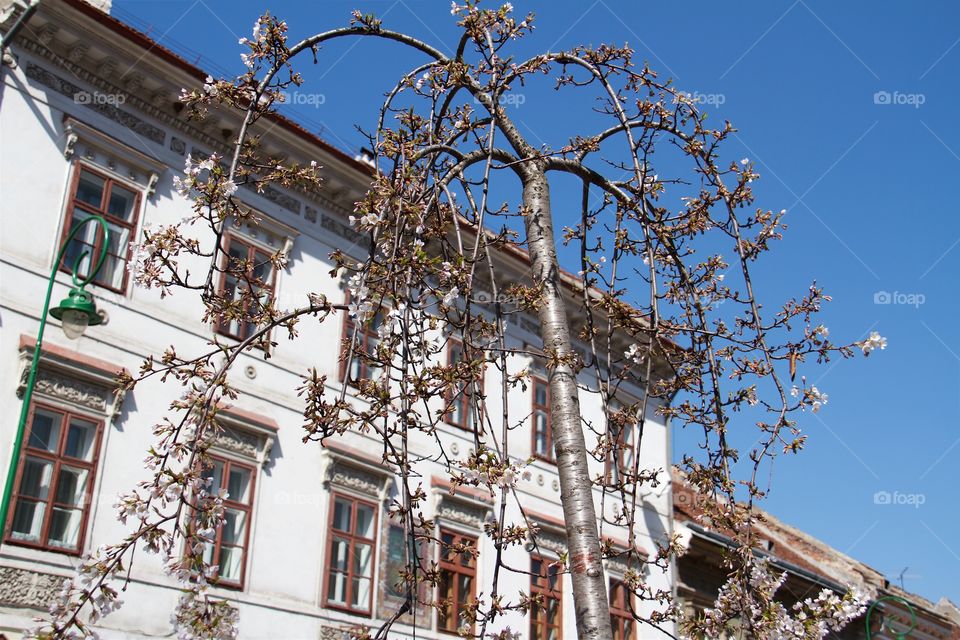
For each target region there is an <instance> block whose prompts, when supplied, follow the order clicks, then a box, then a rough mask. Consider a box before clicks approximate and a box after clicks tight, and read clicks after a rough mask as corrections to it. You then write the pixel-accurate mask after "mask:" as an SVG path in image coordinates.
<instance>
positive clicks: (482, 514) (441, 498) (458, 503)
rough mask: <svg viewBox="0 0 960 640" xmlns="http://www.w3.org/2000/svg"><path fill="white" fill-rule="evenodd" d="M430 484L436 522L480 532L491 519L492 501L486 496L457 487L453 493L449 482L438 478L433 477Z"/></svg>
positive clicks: (474, 490) (469, 489) (476, 491)
mask: <svg viewBox="0 0 960 640" xmlns="http://www.w3.org/2000/svg"><path fill="white" fill-rule="evenodd" d="M430 484H431V492H432V493H433V497H434V501H435V502H434V513H435V514H436V517H437V519H438V520H442V521H444V522H445V523H455V524H460V525H463V526H465V527H467V528H468V529H470V530H473V531H482V530H483V526H484V524H486V523H487V522H489V521H490V519H491V518H493V499H492V498H491V497H490V496H489V495H488V494H485V493H484V492H482V491H478V490H476V489H471V488H468V487H458V488H457V489H456V493H454V489H453V486H452V485H451V484H450V482H449V481H447V480H446V479H444V478H441V477H439V476H433V478H432V479H431V482H430Z"/></svg>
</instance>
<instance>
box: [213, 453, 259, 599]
mask: <svg viewBox="0 0 960 640" xmlns="http://www.w3.org/2000/svg"><path fill="white" fill-rule="evenodd" d="M211 460H212V463H211V465H210V468H209V469H207V473H206V476H205V477H207V478H210V479H211V482H210V489H209V491H210V493H212V494H216V492H217V491H218V490H220V489H224V490H225V491H226V497H225V498H224V500H223V524H222V525H220V527H219V528H218V529H217V533H216V537H215V539H214V541H213V542H208V543H207V544H206V546H205V547H204V550H203V561H204V562H205V563H207V564H209V565H216V566H217V567H219V569H218V571H217V581H216V582H217V584H218V585H221V586H227V587H235V588H243V578H244V573H245V571H244V569H245V567H246V557H247V544H248V543H249V538H250V518H251V515H252V511H253V483H254V468H253V467H251V466H248V465H245V464H241V463H239V462H234V461H232V460H226V459H223V458H216V457H212V456H211Z"/></svg>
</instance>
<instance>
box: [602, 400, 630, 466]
mask: <svg viewBox="0 0 960 640" xmlns="http://www.w3.org/2000/svg"><path fill="white" fill-rule="evenodd" d="M623 408H624V407H623V405H621V404H620V403H619V402H618V401H616V400H614V401H611V402H610V403H609V406H608V408H607V414H608V415H607V431H608V432H609V433H611V435H612V432H613V429H614V428H617V429H618V430H617V433H616V438H614V439H613V447H614V448H613V450H611V451H609V452H608V453H607V469H606V478H607V484H609V485H619V484H620V478H621V477H622V472H623V471H624V470H625V471H627V472H628V473H633V461H632V460H631V461H630V462H629V468H628V467H627V462H628V461H627V454H628V453H630V454H632V453H634V452H633V451H632V448H633V435H634V431H635V430H636V428H637V423H636V422H631V423H628V424H625V425H622V426H620V427H615V425H613V424H612V422H611V420H612V419H611V417H610V416H611V415H613V414H615V413H617V412H620V411H623Z"/></svg>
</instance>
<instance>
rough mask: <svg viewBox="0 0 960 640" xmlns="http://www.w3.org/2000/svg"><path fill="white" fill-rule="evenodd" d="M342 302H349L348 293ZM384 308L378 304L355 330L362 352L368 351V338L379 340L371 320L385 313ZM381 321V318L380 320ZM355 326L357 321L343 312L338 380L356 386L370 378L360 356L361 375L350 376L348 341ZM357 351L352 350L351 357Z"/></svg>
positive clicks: (365, 364) (368, 370) (368, 369)
mask: <svg viewBox="0 0 960 640" xmlns="http://www.w3.org/2000/svg"><path fill="white" fill-rule="evenodd" d="M344 304H347V305H349V304H350V294H349V293H347V295H346V297H345V298H344ZM386 311H387V310H386V308H385V307H384V306H382V305H381V306H380V307H379V309H378V310H377V311H376V312H375V313H374V315H373V317H371V318H370V319H369V320H367V321H366V322H364V323H362V324H361V325H360V327H359V328H358V330H357V349H360V350H361V351H362V352H363V353H370V350H369V345H370V340H371V339H373V340H376V341H377V342H378V343H379V341H380V335H379V333H378V331H377V330H378V328H379V325H374V324H372V323H373V320H374V319H375V318H376V317H377V316H378V315H383V314H385V313H386ZM381 322H382V320H381ZM356 326H357V321H356V320H355V319H354V318H352V317H351V316H350V314H349V313H344V314H343V339H342V342H341V344H342V349H341V354H340V382H342V383H343V384H345V385H350V386H354V387H355V386H357V384H358V382H359V381H360V380H369V379H370V365H369V364H367V363H366V362H365V361H364V360H363V359H362V358H360V373H361V375H360V376H359V378H357V379H356V380H355V379H353V378H351V377H350V368H351V366H350V365H351V364H352V362H351V361H350V359H349V355H350V341H351V340H352V339H353V329H354V327H356ZM357 353H358V352H357V351H356V350H354V352H353V357H354V358H357V357H359V356H357Z"/></svg>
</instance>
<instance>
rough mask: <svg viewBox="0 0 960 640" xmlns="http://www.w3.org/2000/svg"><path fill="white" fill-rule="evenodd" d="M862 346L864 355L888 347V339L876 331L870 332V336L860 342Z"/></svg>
mask: <svg viewBox="0 0 960 640" xmlns="http://www.w3.org/2000/svg"><path fill="white" fill-rule="evenodd" d="M860 348H861V349H863V355H865V356H868V355H870V352H871V351H875V350H876V349H880V350H881V351H883V350H884V349H886V348H887V339H886V338H884V337H883V336H881V335H880V334H879V333H877V332H876V331H871V332H870V337H869V338H867V339H866V340H864V341H863V342H861V343H860Z"/></svg>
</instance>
